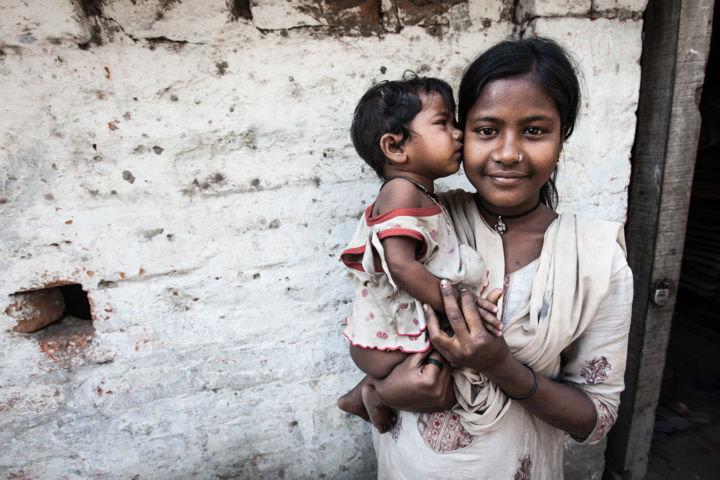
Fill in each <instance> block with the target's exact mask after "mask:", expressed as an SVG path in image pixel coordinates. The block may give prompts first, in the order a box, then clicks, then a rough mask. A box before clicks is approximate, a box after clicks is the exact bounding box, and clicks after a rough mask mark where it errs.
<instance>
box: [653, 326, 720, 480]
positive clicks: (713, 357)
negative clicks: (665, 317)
mask: <svg viewBox="0 0 720 480" xmlns="http://www.w3.org/2000/svg"><path fill="white" fill-rule="evenodd" d="M719 345H720V334H718V333H717V332H716V331H711V330H708V329H704V328H702V327H698V326H697V324H696V325H695V326H693V325H692V324H691V323H689V322H682V321H681V322H678V321H677V318H676V321H675V322H674V323H673V327H672V333H671V335H670V345H669V347H668V355H667V364H666V367H665V375H664V377H665V378H664V380H663V387H662V393H661V395H660V404H659V405H658V408H657V410H656V422H655V432H654V434H653V441H652V445H651V448H650V459H649V462H648V470H647V475H646V477H645V480H688V479H690V480H715V479H717V478H718V472H719V471H720V349H718V346H719Z"/></svg>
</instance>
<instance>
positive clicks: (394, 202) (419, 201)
mask: <svg viewBox="0 0 720 480" xmlns="http://www.w3.org/2000/svg"><path fill="white" fill-rule="evenodd" d="M427 203H428V202H427V195H426V194H424V193H423V192H421V191H420V190H419V189H418V188H417V187H416V186H415V185H413V184H412V183H411V182H408V181H407V180H403V179H401V178H398V179H393V180H390V181H389V182H387V183H386V184H385V185H384V186H383V188H382V189H381V190H380V192H378V196H377V198H376V199H375V207H374V208H373V215H380V214H383V213H385V212H389V211H390V210H398V209H402V208H423V207H426V206H427Z"/></svg>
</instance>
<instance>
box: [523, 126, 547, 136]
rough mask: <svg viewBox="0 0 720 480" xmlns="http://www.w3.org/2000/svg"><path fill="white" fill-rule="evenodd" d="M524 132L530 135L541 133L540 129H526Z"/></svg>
mask: <svg viewBox="0 0 720 480" xmlns="http://www.w3.org/2000/svg"><path fill="white" fill-rule="evenodd" d="M525 131H526V132H527V133H528V134H530V135H540V134H541V133H543V131H542V129H540V128H538V127H528V128H527V129H526V130H525Z"/></svg>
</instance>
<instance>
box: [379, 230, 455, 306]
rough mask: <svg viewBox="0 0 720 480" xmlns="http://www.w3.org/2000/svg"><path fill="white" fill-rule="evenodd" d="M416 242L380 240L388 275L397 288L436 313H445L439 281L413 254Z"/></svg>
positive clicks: (400, 239) (404, 238)
mask: <svg viewBox="0 0 720 480" xmlns="http://www.w3.org/2000/svg"><path fill="white" fill-rule="evenodd" d="M418 243H419V242H418V241H417V240H415V239H413V238H410V237H387V238H385V239H383V240H382V244H383V248H384V249H385V259H386V261H387V265H388V269H389V270H390V275H392V278H393V279H394V280H395V283H396V284H397V286H398V287H399V288H400V289H401V290H404V291H405V292H407V293H409V294H410V296H411V297H413V298H415V299H417V300H419V301H420V302H421V303H426V304H428V305H430V306H431V307H432V308H433V309H435V311H436V312H443V313H444V312H445V306H444V305H443V300H442V295H441V294H440V280H438V279H437V278H436V277H435V276H434V275H432V274H431V273H430V272H428V271H427V270H426V269H425V266H424V265H423V264H422V263H420V262H418V261H417V259H416V257H415V252H416V250H417V247H418Z"/></svg>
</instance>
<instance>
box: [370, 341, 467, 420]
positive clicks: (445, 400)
mask: <svg viewBox="0 0 720 480" xmlns="http://www.w3.org/2000/svg"><path fill="white" fill-rule="evenodd" d="M431 352H432V350H428V351H427V352H423V353H415V354H412V355H408V356H407V358H406V359H405V360H403V361H402V362H401V363H399V364H398V365H397V366H396V367H395V368H394V369H393V371H392V372H390V374H389V375H388V376H387V377H385V378H384V379H382V380H377V381H376V383H375V388H376V390H377V392H378V393H379V394H380V397H381V398H382V400H383V402H385V404H387V405H389V406H391V407H393V408H397V409H400V410H406V411H409V412H418V413H424V412H437V411H443V410H449V409H450V408H452V406H453V405H455V391H454V389H453V386H452V376H451V375H450V366H449V365H447V362H445V361H442V363H443V366H442V367H439V366H438V365H435V364H432V363H426V360H427V358H428V357H430V353H431ZM433 357H434V358H435V357H437V354H435V355H433Z"/></svg>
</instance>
